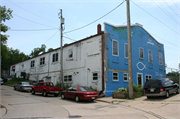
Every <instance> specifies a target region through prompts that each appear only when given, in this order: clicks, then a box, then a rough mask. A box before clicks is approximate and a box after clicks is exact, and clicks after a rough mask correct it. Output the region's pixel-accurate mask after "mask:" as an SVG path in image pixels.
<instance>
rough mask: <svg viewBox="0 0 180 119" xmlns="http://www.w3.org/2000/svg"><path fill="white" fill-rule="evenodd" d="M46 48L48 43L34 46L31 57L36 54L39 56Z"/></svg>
mask: <svg viewBox="0 0 180 119" xmlns="http://www.w3.org/2000/svg"><path fill="white" fill-rule="evenodd" d="M45 50H46V45H45V44H42V45H41V47H40V48H39V47H38V48H34V49H33V50H32V51H31V54H30V55H29V56H31V57H35V56H38V55H39V54H40V53H44V52H45Z"/></svg>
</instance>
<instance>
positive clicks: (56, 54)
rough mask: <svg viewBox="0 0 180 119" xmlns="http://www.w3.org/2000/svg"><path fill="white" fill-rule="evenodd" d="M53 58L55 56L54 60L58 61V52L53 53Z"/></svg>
mask: <svg viewBox="0 0 180 119" xmlns="http://www.w3.org/2000/svg"><path fill="white" fill-rule="evenodd" d="M52 58H53V59H52V62H57V61H58V53H55V54H53V57H52Z"/></svg>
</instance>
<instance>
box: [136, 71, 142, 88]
mask: <svg viewBox="0 0 180 119" xmlns="http://www.w3.org/2000/svg"><path fill="white" fill-rule="evenodd" d="M138 74H140V75H141V86H143V73H137V86H138Z"/></svg>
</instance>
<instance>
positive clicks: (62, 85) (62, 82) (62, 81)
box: [58, 9, 64, 90]
mask: <svg viewBox="0 0 180 119" xmlns="http://www.w3.org/2000/svg"><path fill="white" fill-rule="evenodd" d="M58 15H61V16H60V17H59V18H60V20H61V29H60V32H61V63H60V65H61V88H62V90H63V87H64V78H63V46H62V45H63V32H62V31H63V27H62V26H63V24H64V18H63V17H62V9H60V12H59V14H58Z"/></svg>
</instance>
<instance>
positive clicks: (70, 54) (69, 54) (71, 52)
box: [68, 49, 73, 58]
mask: <svg viewBox="0 0 180 119" xmlns="http://www.w3.org/2000/svg"><path fill="white" fill-rule="evenodd" d="M68 57H69V58H73V50H72V49H69V50H68Z"/></svg>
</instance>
